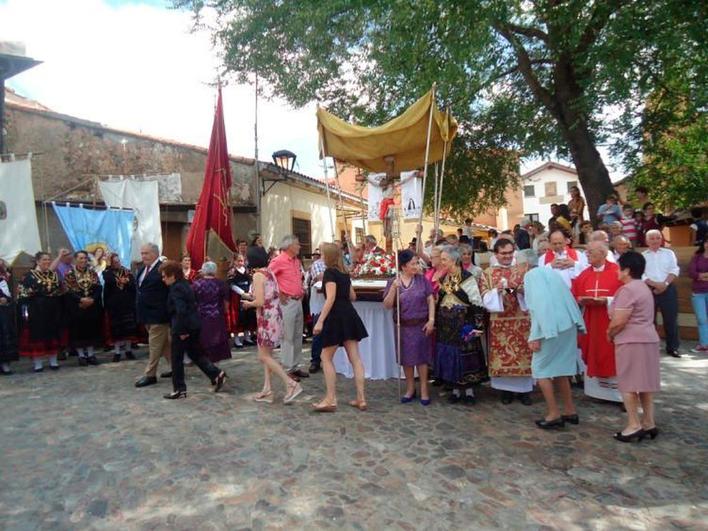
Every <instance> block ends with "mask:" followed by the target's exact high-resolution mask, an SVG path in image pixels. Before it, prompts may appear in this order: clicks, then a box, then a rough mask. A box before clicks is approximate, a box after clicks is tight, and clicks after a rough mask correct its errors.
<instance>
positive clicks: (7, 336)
mask: <svg viewBox="0 0 708 531" xmlns="http://www.w3.org/2000/svg"><path fill="white" fill-rule="evenodd" d="M11 281H12V275H11V274H10V271H9V269H8V267H7V264H6V263H5V261H4V260H2V259H1V258H0V374H12V370H10V363H11V362H13V361H17V360H18V354H17V329H16V327H15V299H14V297H13V296H12V288H11Z"/></svg>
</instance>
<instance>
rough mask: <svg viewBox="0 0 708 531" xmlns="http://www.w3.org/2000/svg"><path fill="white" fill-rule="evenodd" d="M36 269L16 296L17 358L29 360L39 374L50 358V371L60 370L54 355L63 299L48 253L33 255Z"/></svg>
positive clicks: (60, 323)
mask: <svg viewBox="0 0 708 531" xmlns="http://www.w3.org/2000/svg"><path fill="white" fill-rule="evenodd" d="M35 263H36V266H35V268H34V269H32V270H31V271H29V272H27V274H26V275H25V276H24V278H23V279H22V283H21V284H20V289H19V293H18V299H19V305H20V316H21V317H20V328H21V332H20V354H21V355H22V356H27V357H30V358H32V361H33V362H34V372H42V371H43V370H44V367H43V365H42V358H44V357H45V356H48V357H49V368H50V369H52V370H58V369H59V363H57V353H58V351H59V348H60V347H61V341H62V333H63V326H62V324H63V323H62V309H63V308H62V295H63V294H64V288H63V286H62V284H61V281H60V280H59V275H57V273H56V272H54V271H52V270H51V269H50V268H49V266H50V265H51V263H52V259H51V257H50V256H49V253H44V252H39V253H37V254H36V255H35Z"/></svg>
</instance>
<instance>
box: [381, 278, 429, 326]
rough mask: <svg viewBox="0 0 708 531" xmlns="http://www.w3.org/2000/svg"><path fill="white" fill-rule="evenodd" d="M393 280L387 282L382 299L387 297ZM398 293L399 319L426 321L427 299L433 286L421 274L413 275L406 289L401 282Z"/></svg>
mask: <svg viewBox="0 0 708 531" xmlns="http://www.w3.org/2000/svg"><path fill="white" fill-rule="evenodd" d="M393 280H394V279H391V280H389V281H388V285H387V286H386V291H384V298H385V297H386V295H388V292H389V290H390V289H391V284H393ZM401 280H403V279H401ZM399 293H400V294H401V319H403V320H405V321H409V320H419V319H425V320H426V321H427V320H428V297H429V296H430V295H432V294H433V285H432V284H431V283H430V281H429V280H428V279H427V278H425V277H424V276H423V275H421V274H418V275H415V276H414V277H413V279H412V280H411V283H410V284H409V285H408V287H405V286H403V282H401V289H400V290H399ZM394 312H395V306H394Z"/></svg>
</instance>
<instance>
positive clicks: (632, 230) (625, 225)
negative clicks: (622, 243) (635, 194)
mask: <svg viewBox="0 0 708 531" xmlns="http://www.w3.org/2000/svg"><path fill="white" fill-rule="evenodd" d="M620 223H621V224H622V235H623V236H625V237H626V238H627V239H628V240H629V241H630V242H631V244H632V247H634V246H636V245H637V222H636V220H635V219H634V208H632V205H629V204H626V205H624V206H623V207H622V219H620Z"/></svg>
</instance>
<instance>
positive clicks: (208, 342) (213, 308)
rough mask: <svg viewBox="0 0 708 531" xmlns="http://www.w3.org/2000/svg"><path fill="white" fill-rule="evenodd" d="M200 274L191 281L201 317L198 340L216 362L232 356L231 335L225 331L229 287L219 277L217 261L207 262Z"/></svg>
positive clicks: (212, 360) (207, 355)
mask: <svg viewBox="0 0 708 531" xmlns="http://www.w3.org/2000/svg"><path fill="white" fill-rule="evenodd" d="M200 273H201V276H200V278H199V279H198V280H195V281H194V283H193V284H192V289H193V290H194V295H195V297H196V298H197V308H198V310H199V316H200V317H201V320H202V331H201V333H200V334H199V343H200V345H201V347H202V349H203V350H204V354H205V355H206V357H207V358H209V361H211V362H212V363H216V362H217V361H221V360H227V359H229V358H230V357H231V348H230V347H229V336H228V334H227V332H226V315H227V314H228V306H229V288H228V287H227V286H226V284H225V283H224V282H223V281H222V280H219V279H218V278H216V264H215V263H214V262H204V264H203V265H202V269H201V271H200Z"/></svg>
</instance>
